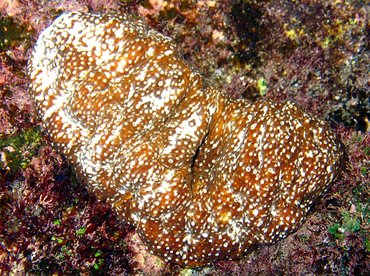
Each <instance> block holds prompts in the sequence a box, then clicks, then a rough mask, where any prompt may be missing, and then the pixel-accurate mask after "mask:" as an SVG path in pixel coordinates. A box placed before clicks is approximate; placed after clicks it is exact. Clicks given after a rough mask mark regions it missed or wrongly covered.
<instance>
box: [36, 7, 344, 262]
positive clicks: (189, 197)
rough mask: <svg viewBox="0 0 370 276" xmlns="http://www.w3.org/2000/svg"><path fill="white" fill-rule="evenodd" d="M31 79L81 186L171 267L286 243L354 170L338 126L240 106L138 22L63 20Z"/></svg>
mask: <svg viewBox="0 0 370 276" xmlns="http://www.w3.org/2000/svg"><path fill="white" fill-rule="evenodd" d="M29 70H30V79H31V93H32V95H33V97H34V100H35V102H36V106H37V109H38V112H39V115H40V118H41V120H42V122H43V127H44V129H45V130H46V132H47V133H48V134H49V135H50V137H51V139H52V141H53V142H54V143H55V145H56V146H57V147H58V148H59V150H60V151H61V152H62V153H63V154H64V155H65V156H66V157H67V159H68V160H69V161H70V162H71V164H72V166H73V167H74V168H75V170H76V172H77V175H78V176H79V177H80V178H81V180H82V181H83V182H84V183H85V184H87V185H88V187H89V188H90V190H91V191H92V192H93V193H95V194H96V195H97V196H98V197H99V198H100V199H104V200H107V201H109V202H110V203H111V204H112V206H113V208H114V209H115V210H116V212H117V213H118V214H119V215H120V216H121V217H122V219H124V220H125V221H127V222H129V223H130V224H132V225H134V226H135V227H136V229H137V232H138V233H139V235H140V237H141V239H142V240H143V242H144V243H145V244H146V245H147V246H148V248H149V250H150V251H151V252H152V253H154V254H156V255H158V256H161V257H162V258H164V259H165V260H167V261H169V262H172V263H177V264H180V265H184V266H201V265H206V264H209V263H211V262H213V261H217V260H222V259H233V258H238V257H240V256H242V254H243V253H245V252H246V251H247V250H248V249H249V248H251V246H253V245H256V244H264V243H271V242H275V241H277V240H279V239H281V238H284V237H286V236H287V235H288V234H289V233H291V232H292V231H294V230H296V229H297V228H298V227H299V226H300V225H301V224H302V222H303V221H304V219H305V217H306V215H307V212H308V210H309V208H310V207H311V205H312V204H313V203H314V202H315V201H317V200H318V199H319V198H320V197H321V196H322V195H323V193H324V192H325V191H326V190H327V188H328V187H329V186H330V184H332V183H333V181H334V180H335V179H336V178H337V176H338V172H339V170H340V168H341V163H342V160H343V148H342V146H341V143H340V142H339V141H338V139H337V138H336V136H335V134H334V133H333V131H332V130H331V129H330V128H329V127H328V126H327V124H326V123H324V122H323V121H321V120H319V119H316V118H314V117H313V116H311V115H309V114H308V113H306V112H305V111H303V110H302V109H301V108H299V107H298V106H297V105H296V104H294V103H292V102H285V103H273V102H271V101H264V100H260V101H257V102H255V103H251V102H248V101H245V100H232V99H229V98H228V97H227V96H226V95H224V94H223V93H222V92H220V91H217V90H215V89H213V88H211V87H208V86H207V85H206V84H205V83H204V82H203V80H202V78H201V77H200V75H199V74H198V73H197V72H194V71H192V70H191V68H190V67H189V66H188V65H187V64H186V63H185V62H184V60H183V59H182V57H181V56H180V55H179V54H178V51H177V49H176V46H175V45H174V43H173V42H172V41H171V39H169V38H168V37H165V36H163V35H161V34H160V33H158V32H156V31H153V30H151V29H149V28H147V27H146V26H145V25H144V24H142V23H140V21H137V20H133V19H132V18H131V17H130V16H127V15H119V16H117V15H94V14H88V13H85V14H84V13H76V12H74V13H66V14H63V15H62V16H60V17H59V18H58V19H56V20H55V21H54V23H53V24H52V25H51V26H50V27H48V28H47V29H46V30H45V31H44V32H43V33H42V34H41V35H40V37H39V39H38V42H37V44H36V46H35V50H34V52H33V54H32V57H31V61H30V65H29Z"/></svg>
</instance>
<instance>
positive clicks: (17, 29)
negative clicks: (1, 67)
mask: <svg viewBox="0 0 370 276" xmlns="http://www.w3.org/2000/svg"><path fill="white" fill-rule="evenodd" d="M30 37H31V36H30V32H28V31H27V29H26V27H25V26H22V25H19V24H17V23H16V22H14V20H13V19H12V18H9V17H0V51H5V50H7V49H8V48H10V47H12V46H15V45H17V44H19V43H20V42H21V41H29V40H30Z"/></svg>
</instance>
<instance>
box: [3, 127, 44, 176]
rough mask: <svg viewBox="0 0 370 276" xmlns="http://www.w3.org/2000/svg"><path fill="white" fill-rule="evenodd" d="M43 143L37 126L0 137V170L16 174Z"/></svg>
mask: <svg viewBox="0 0 370 276" xmlns="http://www.w3.org/2000/svg"><path fill="white" fill-rule="evenodd" d="M43 143H44V142H43V139H42V136H41V131H40V128H39V127H36V128H30V129H27V130H24V131H22V132H20V133H18V134H17V135H15V136H9V137H5V138H3V139H0V170H1V171H4V172H5V173H7V174H8V175H11V176H14V175H16V174H17V173H18V172H19V171H20V170H21V169H25V168H26V167H27V166H28V164H29V163H30V161H31V160H32V157H33V156H35V155H36V154H37V151H38V149H39V148H40V147H41V146H42V145H43Z"/></svg>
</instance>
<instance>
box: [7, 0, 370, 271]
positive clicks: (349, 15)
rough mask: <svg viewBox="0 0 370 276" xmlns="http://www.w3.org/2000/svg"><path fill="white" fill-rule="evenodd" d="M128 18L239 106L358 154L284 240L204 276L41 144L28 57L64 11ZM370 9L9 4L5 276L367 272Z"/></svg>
mask: <svg viewBox="0 0 370 276" xmlns="http://www.w3.org/2000/svg"><path fill="white" fill-rule="evenodd" d="M76 10H78V11H91V12H98V13H107V12H109V13H121V12H128V13H131V14H133V15H136V16H138V17H142V18H143V20H144V21H145V22H146V24H148V25H149V26H151V27H152V28H154V29H157V30H159V31H160V32H162V33H164V34H166V35H168V36H170V37H172V38H173V39H174V40H175V42H176V43H177V44H178V45H179V49H181V51H182V54H183V56H184V58H185V59H186V60H187V61H188V62H189V64H191V65H192V66H194V68H197V69H198V70H199V71H200V72H201V74H202V75H203V76H204V78H205V79H207V80H208V82H209V83H211V84H212V85H213V86H215V87H217V88H219V89H222V90H223V91H225V92H226V93H228V94H229V95H230V96H231V97H233V98H246V99H249V100H251V101H254V100H256V99H258V98H261V97H266V98H270V99H273V100H279V101H280V100H285V99H291V100H294V101H295V102H297V103H299V104H300V105H302V106H304V107H305V108H306V109H307V110H309V111H310V112H312V113H314V114H316V115H317V116H318V117H320V118H323V119H325V120H327V121H328V122H329V123H330V124H331V126H332V128H333V129H334V130H335V131H336V132H337V134H338V135H339V136H340V138H341V139H342V141H343V143H344V144H345V146H346V149H347V154H348V163H347V166H346V170H345V171H344V173H343V176H342V177H341V178H340V180H339V181H338V182H337V183H336V184H335V185H334V186H333V187H332V188H331V190H330V191H328V193H327V195H326V196H325V198H323V200H322V201H321V202H320V204H318V206H316V208H315V209H314V210H313V211H312V213H311V215H310V216H309V217H308V219H307V221H306V222H305V223H304V225H303V226H302V227H301V228H300V229H299V230H298V231H297V232H295V233H294V234H292V235H290V236H289V237H288V238H287V239H285V240H283V241H280V242H278V243H276V244H274V245H270V246H261V247H259V248H257V249H256V250H254V251H253V252H251V253H250V254H248V255H246V256H245V257H243V258H242V259H240V260H235V261H223V262H218V263H215V264H214V265H213V266H212V267H206V268H200V269H196V270H192V269H182V268H180V267H177V266H173V265H169V264H165V263H163V262H162V261H161V260H159V259H158V258H156V257H153V256H151V255H149V254H148V253H147V252H146V251H145V249H144V247H143V245H142V244H141V243H140V241H139V240H138V239H137V236H136V235H135V230H134V229H132V228H130V227H129V226H127V225H125V224H124V222H121V221H119V220H118V219H117V217H116V216H115V214H114V213H113V212H112V211H111V210H110V207H109V206H108V205H107V204H104V203H101V202H98V201H97V200H96V199H95V198H94V196H92V195H90V194H89V193H88V192H87V190H86V189H85V188H84V187H83V186H81V185H80V183H79V182H78V181H77V179H76V177H75V176H74V174H73V172H72V170H71V168H70V167H69V166H68V164H67V162H66V161H65V159H64V158H63V156H61V155H60V154H58V152H57V151H56V150H55V149H53V148H52V147H51V143H50V141H48V140H47V138H45V137H44V136H43V135H42V131H41V130H40V127H39V122H38V120H37V118H36V116H35V110H34V106H33V104H32V102H31V100H30V97H29V93H28V84H29V80H28V77H27V74H26V73H27V72H26V65H27V60H28V57H29V54H30V52H31V51H32V48H33V45H34V43H35V41H36V40H37V37H38V35H39V34H40V32H41V31H42V30H43V29H44V28H45V27H47V26H48V25H49V24H50V23H51V22H52V21H53V19H54V18H55V17H56V16H58V15H59V14H61V13H62V12H64V11H76ZM369 12H370V7H369V5H365V4H364V2H363V1H241V0H234V1H231V0H227V1H156V0H145V1H138V0H137V1H114V0H111V1H108V0H107V1H103V0H101V1H78V0H75V1H26V0H25V1H23V0H22V1H20V0H18V1H8V0H5V1H1V2H0V96H1V102H0V172H1V175H0V176H1V178H0V185H1V189H0V272H2V274H4V273H5V274H7V273H10V274H14V275H23V274H38V275H39V274H40V275H49V274H55V275H59V274H60V275H64V274H85V275H86V274H87V275H89V274H113V275H116V274H117V275H122V274H138V275H151V274H171V275H172V274H175V275H176V274H183V275H297V274H299V275H301V274H304V275H318V274H319V275H320V274H322V275H324V274H325V275H361V274H362V275H365V274H366V272H367V271H369V270H370V258H369V254H370V234H369V227H370V221H369V220H370V210H369V208H370V206H369V205H370V199H369V198H370V197H369V194H370V187H369V180H370V177H369V169H370V165H369V163H370V161H369V160H370V157H369V156H370V134H369V132H370V122H369V120H370V115H369V114H370V76H369V61H370V56H369V55H370V51H369V48H370V47H369V37H370V26H369Z"/></svg>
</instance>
